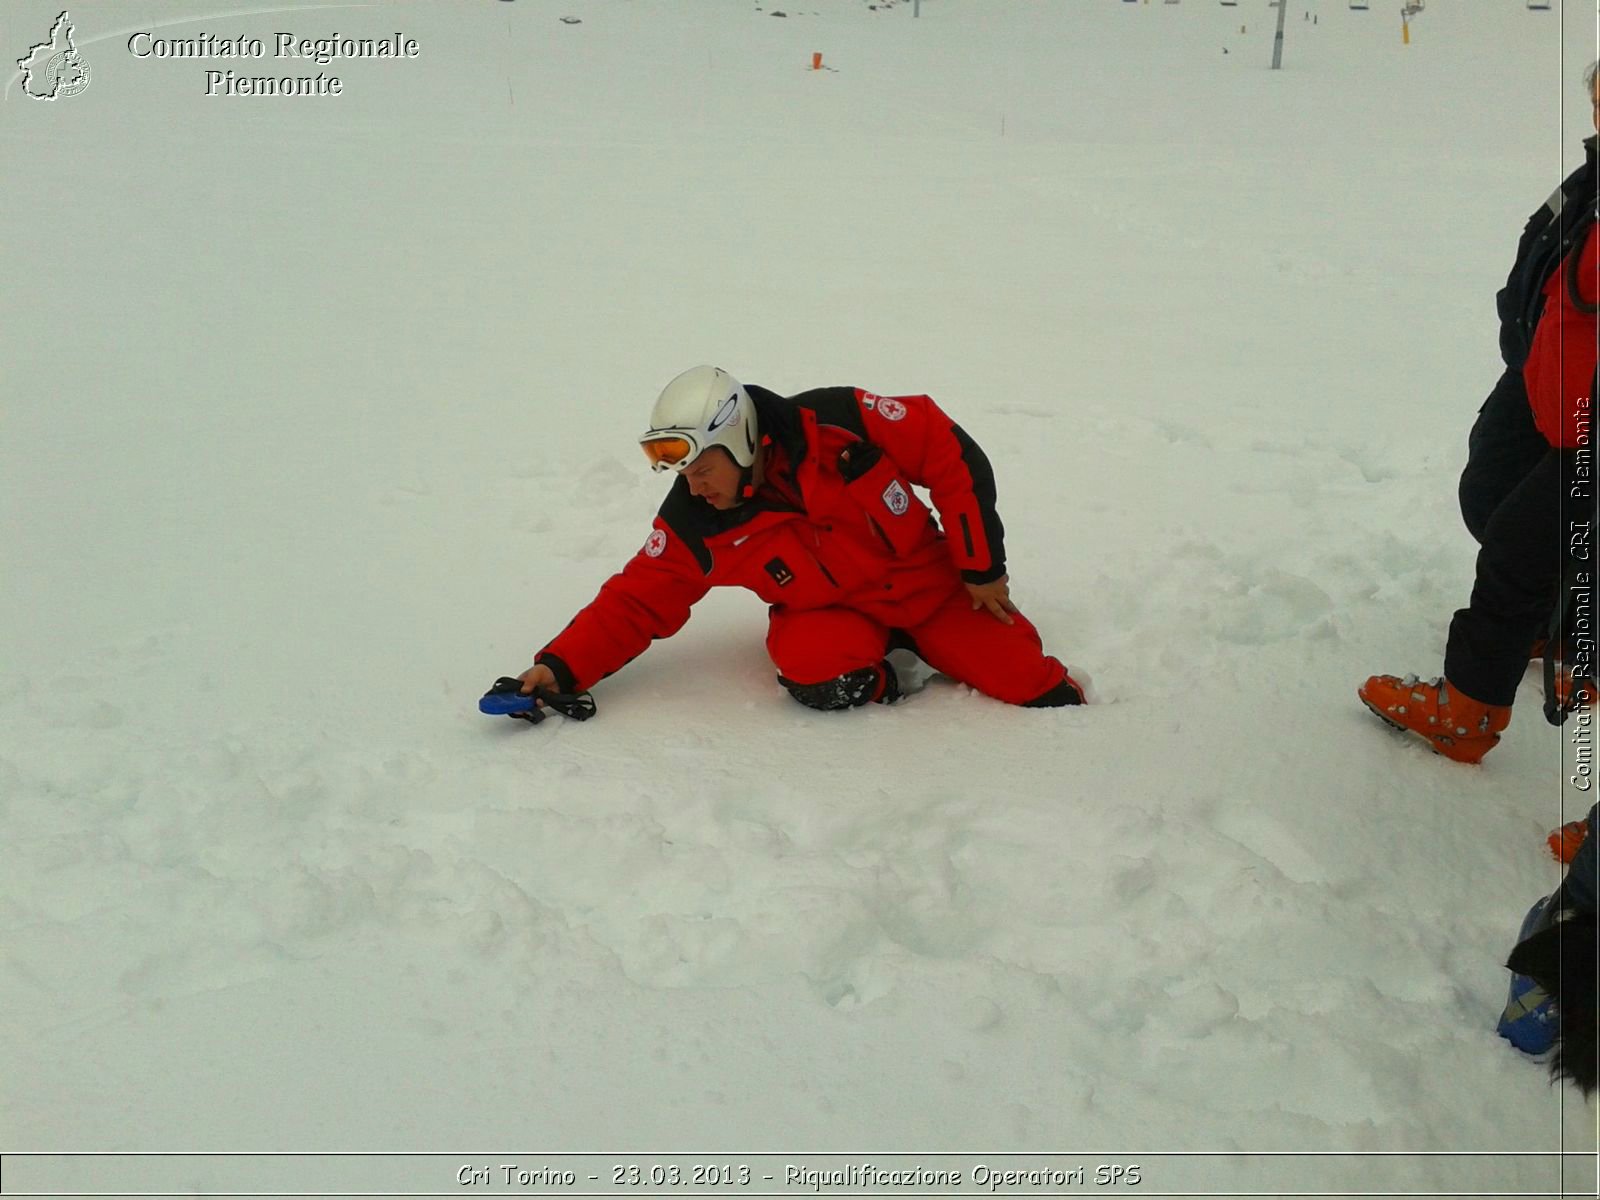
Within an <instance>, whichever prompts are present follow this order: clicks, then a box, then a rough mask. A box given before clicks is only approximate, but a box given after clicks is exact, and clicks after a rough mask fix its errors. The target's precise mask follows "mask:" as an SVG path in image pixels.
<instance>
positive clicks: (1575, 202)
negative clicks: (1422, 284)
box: [1494, 138, 1597, 370]
mask: <svg viewBox="0 0 1600 1200" xmlns="http://www.w3.org/2000/svg"><path fill="white" fill-rule="evenodd" d="M1584 144H1585V146H1586V147H1587V149H1588V152H1589V158H1588V161H1587V162H1585V163H1584V165H1583V166H1581V167H1579V168H1578V169H1577V170H1576V171H1574V172H1573V173H1572V174H1571V175H1569V176H1567V178H1566V180H1565V181H1564V182H1563V183H1562V185H1561V186H1560V187H1558V188H1557V189H1556V190H1555V192H1554V193H1553V194H1552V195H1551V196H1550V199H1549V200H1548V201H1546V202H1545V205H1544V207H1543V208H1541V209H1540V210H1539V211H1538V212H1536V213H1534V214H1533V216H1531V217H1529V218H1528V224H1527V227H1526V228H1525V229H1523V231H1522V241H1521V242H1520V243H1519V244H1518V246H1517V261H1516V264H1515V265H1514V266H1513V267H1512V268H1511V274H1510V275H1508V276H1507V277H1506V285H1505V287H1503V288H1501V289H1500V291H1499V293H1498V294H1496V296H1495V298H1494V300H1495V309H1496V311H1498V312H1499V314H1500V356H1501V357H1502V358H1503V359H1505V363H1506V366H1508V367H1510V368H1512V369H1513V370H1518V369H1520V368H1521V367H1522V366H1523V365H1524V364H1525V363H1526V362H1527V361H1528V351H1529V350H1530V349H1531V348H1532V346H1533V331H1534V329H1535V328H1536V327H1537V326H1538V324H1539V317H1540V315H1541V314H1542V313H1543V311H1544V285H1545V283H1546V282H1547V281H1548V280H1549V278H1550V276H1551V275H1553V274H1555V272H1556V270H1557V269H1558V268H1559V267H1560V266H1561V262H1562V260H1563V259H1565V258H1566V257H1567V255H1568V254H1569V253H1571V251H1572V248H1573V247H1574V246H1581V245H1582V244H1583V240H1584V238H1585V237H1586V236H1587V235H1588V232H1589V230H1590V228H1591V227H1592V226H1593V225H1594V224H1595V220H1596V216H1597V213H1596V206H1597V197H1596V191H1595V185H1596V178H1595V139H1594V138H1590V139H1588V141H1587V142H1585V143H1584Z"/></svg>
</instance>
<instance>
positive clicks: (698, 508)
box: [656, 475, 716, 575]
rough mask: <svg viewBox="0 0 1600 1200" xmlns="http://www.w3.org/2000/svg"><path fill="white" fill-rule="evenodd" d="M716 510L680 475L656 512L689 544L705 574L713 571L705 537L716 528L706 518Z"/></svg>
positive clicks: (667, 525)
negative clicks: (691, 489)
mask: <svg viewBox="0 0 1600 1200" xmlns="http://www.w3.org/2000/svg"><path fill="white" fill-rule="evenodd" d="M715 511H716V510H715V509H713V508H711V507H710V506H709V505H708V504H706V502H705V501H704V500H701V499H700V498H699V497H698V496H696V495H695V494H694V493H693V492H691V491H690V490H689V481H688V480H687V479H685V478H684V477H683V476H682V475H679V476H678V477H677V478H676V479H674V480H673V481H672V490H671V491H670V492H668V493H667V498H666V499H665V500H663V501H662V502H661V509H660V511H659V512H658V513H657V514H656V515H657V516H659V517H660V518H661V520H662V522H663V523H664V524H665V525H666V527H667V528H668V529H670V530H672V532H673V533H675V534H677V535H678V537H679V538H681V539H682V540H683V544H684V545H685V546H687V547H689V551H690V553H692V554H693V555H694V557H695V561H696V562H698V563H699V564H700V571H701V573H702V574H705V575H709V574H711V551H710V549H709V548H708V547H707V546H706V538H707V537H708V536H710V535H711V534H712V533H715V532H716V530H714V529H713V528H711V522H709V521H708V520H707V519H706V518H707V515H708V514H711V513H714V512H715Z"/></svg>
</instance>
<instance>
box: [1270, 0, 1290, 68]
mask: <svg viewBox="0 0 1600 1200" xmlns="http://www.w3.org/2000/svg"><path fill="white" fill-rule="evenodd" d="M1288 11H1289V0H1278V32H1277V33H1275V34H1273V36H1272V69H1273V70H1274V71H1276V70H1277V69H1278V68H1279V67H1281V66H1283V14H1284V13H1286V12H1288Z"/></svg>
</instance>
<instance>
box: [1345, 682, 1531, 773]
mask: <svg viewBox="0 0 1600 1200" xmlns="http://www.w3.org/2000/svg"><path fill="white" fill-rule="evenodd" d="M1356 695H1358V696H1360V697H1361V700H1362V703H1364V704H1365V705H1366V706H1367V707H1368V708H1370V709H1371V710H1372V711H1373V712H1374V713H1376V714H1377V715H1378V716H1379V717H1381V718H1382V719H1383V720H1385V721H1387V722H1388V723H1389V724H1390V725H1393V726H1394V727H1395V728H1396V729H1400V730H1403V731H1404V732H1406V733H1414V734H1416V735H1417V736H1418V737H1420V738H1421V739H1422V740H1423V741H1425V742H1427V743H1428V747H1429V749H1431V750H1432V751H1433V752H1434V753H1435V754H1442V755H1444V756H1445V757H1446V758H1449V759H1454V760H1455V761H1456V762H1463V763H1475V762H1481V761H1482V760H1483V756H1484V755H1485V754H1487V753H1489V751H1491V750H1493V749H1494V748H1495V745H1496V744H1497V743H1498V742H1499V741H1500V731H1501V730H1502V729H1504V728H1505V727H1506V726H1507V725H1509V724H1511V708H1510V706H1509V705H1500V704H1482V703H1480V702H1479V701H1477V700H1474V699H1473V698H1472V697H1471V696H1468V695H1466V694H1465V693H1463V692H1459V691H1457V690H1456V688H1455V685H1454V684H1452V683H1451V682H1450V681H1449V680H1447V679H1435V680H1433V681H1432V682H1429V683H1424V682H1422V681H1421V680H1419V679H1418V678H1417V677H1416V676H1415V675H1407V676H1406V677H1405V678H1404V679H1399V678H1396V677H1395V676H1393V675H1374V676H1373V677H1372V678H1371V679H1369V680H1367V681H1366V682H1365V683H1364V684H1362V685H1361V686H1360V687H1359V688H1357V689H1356Z"/></svg>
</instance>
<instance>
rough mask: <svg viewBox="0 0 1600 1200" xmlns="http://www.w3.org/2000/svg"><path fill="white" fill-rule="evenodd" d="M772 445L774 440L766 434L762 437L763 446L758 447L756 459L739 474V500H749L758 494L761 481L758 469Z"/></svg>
mask: <svg viewBox="0 0 1600 1200" xmlns="http://www.w3.org/2000/svg"><path fill="white" fill-rule="evenodd" d="M770 445H772V439H771V438H770V437H768V436H767V435H766V434H762V435H761V444H760V445H759V446H757V447H756V454H755V457H754V458H752V459H751V460H750V465H749V466H748V467H746V468H745V469H744V470H743V471H740V472H739V499H741V500H748V499H750V497H751V496H754V495H755V494H756V488H758V487H759V486H760V485H761V481H760V480H758V479H757V478H756V468H757V467H758V466H760V465H761V463H762V462H763V461H764V460H765V458H766V454H767V447H768V446H770Z"/></svg>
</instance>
